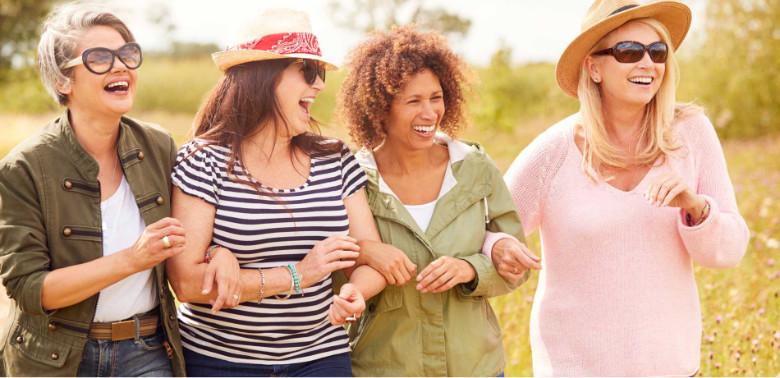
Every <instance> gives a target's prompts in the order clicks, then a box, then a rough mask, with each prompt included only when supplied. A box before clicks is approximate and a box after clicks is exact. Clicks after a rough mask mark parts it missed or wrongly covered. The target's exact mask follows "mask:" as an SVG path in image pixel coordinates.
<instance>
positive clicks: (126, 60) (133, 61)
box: [61, 42, 144, 75]
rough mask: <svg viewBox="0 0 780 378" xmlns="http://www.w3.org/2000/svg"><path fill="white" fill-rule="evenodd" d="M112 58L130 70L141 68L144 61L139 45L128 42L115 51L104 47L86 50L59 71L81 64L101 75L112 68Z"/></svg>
mask: <svg viewBox="0 0 780 378" xmlns="http://www.w3.org/2000/svg"><path fill="white" fill-rule="evenodd" d="M114 58H119V60H121V61H122V63H123V64H124V65H125V67H127V68H128V69H131V70H134V69H136V68H138V67H141V63H142V62H143V60H144V57H143V53H141V45H139V44H137V43H135V42H128V43H125V44H124V46H122V47H120V48H118V49H116V50H111V49H108V48H105V47H93V48H91V49H86V50H84V52H83V53H81V56H80V57H78V58H74V59H72V60H71V61H69V62H68V63H65V65H64V66H62V68H61V69H63V70H64V69H66V68H70V67H73V66H77V65H79V64H82V63H83V64H84V67H86V68H87V69H88V70H89V72H92V73H93V74H96V75H102V74H104V73H107V72H108V71H111V69H112V68H114V60H115V59H114Z"/></svg>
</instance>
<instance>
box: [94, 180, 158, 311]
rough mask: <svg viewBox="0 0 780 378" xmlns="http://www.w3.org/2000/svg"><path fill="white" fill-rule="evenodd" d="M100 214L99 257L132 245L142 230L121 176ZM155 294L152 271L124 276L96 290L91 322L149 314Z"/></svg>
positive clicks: (155, 303) (125, 181)
mask: <svg viewBox="0 0 780 378" xmlns="http://www.w3.org/2000/svg"><path fill="white" fill-rule="evenodd" d="M100 215H101V218H102V219H103V256H108V255H110V254H112V253H115V252H118V251H121V250H123V249H125V248H128V247H130V246H132V245H133V243H135V242H136V240H138V237H139V236H141V233H143V231H144V229H145V228H146V223H145V222H144V219H143V218H142V217H141V212H140V211H139V210H138V205H137V204H136V203H135V198H134V197H133V191H132V190H130V184H128V183H127V180H126V179H125V177H124V176H122V182H121V183H120V184H119V188H118V189H117V191H116V193H114V195H112V196H111V197H110V198H108V199H107V200H105V201H103V202H101V203H100ZM155 291H156V287H155V283H154V278H153V276H152V269H147V270H145V271H142V272H138V273H136V274H133V275H131V276H128V277H126V278H125V279H123V280H121V281H119V282H117V283H115V284H113V285H111V286H109V287H107V288H105V289H103V290H101V291H100V295H99V296H98V303H97V309H96V311H95V317H94V319H93V321H95V322H101V323H105V322H115V321H119V320H124V319H127V318H130V317H132V316H133V315H136V314H141V313H144V312H147V311H150V310H152V309H153V308H155V307H156V306H157V301H158V298H157V295H156V294H155Z"/></svg>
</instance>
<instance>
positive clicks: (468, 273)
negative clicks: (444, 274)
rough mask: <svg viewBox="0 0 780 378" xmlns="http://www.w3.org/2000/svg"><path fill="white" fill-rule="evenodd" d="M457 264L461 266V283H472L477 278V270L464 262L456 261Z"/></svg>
mask: <svg viewBox="0 0 780 378" xmlns="http://www.w3.org/2000/svg"><path fill="white" fill-rule="evenodd" d="M458 262H459V263H460V264H461V265H462V268H461V271H462V272H463V279H462V280H461V282H463V283H466V282H471V281H474V279H475V278H477V270H476V269H474V266H473V265H471V263H470V262H468V261H466V260H458Z"/></svg>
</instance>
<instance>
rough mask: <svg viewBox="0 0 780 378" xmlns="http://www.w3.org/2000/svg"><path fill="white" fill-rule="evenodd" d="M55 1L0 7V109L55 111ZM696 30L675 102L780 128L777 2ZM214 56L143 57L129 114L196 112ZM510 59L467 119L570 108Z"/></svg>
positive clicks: (367, 3)
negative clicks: (47, 55)
mask: <svg viewBox="0 0 780 378" xmlns="http://www.w3.org/2000/svg"><path fill="white" fill-rule="evenodd" d="M55 2H56V1H53V0H2V1H1V2H0V112H2V111H6V112H7V111H13V112H39V111H47V110H53V109H56V105H55V104H54V103H53V101H51V99H50V98H49V97H48V96H47V95H46V93H45V91H44V90H43V87H42V85H41V84H40V81H39V80H38V77H37V73H36V72H35V70H34V68H33V67H32V66H31V63H32V61H33V58H34V54H35V47H36V44H37V40H38V28H39V25H40V22H41V21H42V19H43V18H44V17H45V15H46V14H47V13H48V11H49V10H50V9H51V6H52V4H53V3H55ZM330 7H331V12H332V15H333V19H334V22H336V23H337V24H340V25H342V26H344V27H347V28H350V29H352V30H357V31H360V32H364V31H366V30H370V29H373V28H383V29H385V28H389V27H390V26H391V25H392V24H394V23H395V24H405V23H411V22H415V23H417V24H418V27H420V28H421V29H435V30H439V31H441V32H442V34H445V35H447V36H448V37H449V38H459V37H462V36H464V35H466V34H467V33H468V30H469V28H470V26H471V21H470V20H469V19H468V18H466V17H464V16H460V15H458V14H454V13H450V12H448V11H447V10H446V9H443V8H438V7H431V6H424V5H423V2H422V0H352V1H351V2H344V1H341V2H336V1H331V3H330ZM166 9H167V8H166ZM352 16H355V17H352ZM149 17H150V20H151V21H152V22H155V21H154V20H155V19H156V20H157V23H159V24H160V25H161V27H167V28H169V29H170V28H171V27H173V26H172V25H171V24H170V20H169V19H170V14H169V13H166V11H160V12H156V13H155V12H152V14H150V15H149ZM350 20H353V21H350ZM354 20H357V21H354ZM166 25H167V26H166ZM703 32H704V34H703V35H702V38H701V39H700V41H699V42H701V43H699V44H698V46H694V45H693V44H692V42H691V40H692V38H691V39H689V41H688V42H686V44H684V45H683V51H682V54H681V55H680V57H681V59H680V66H681V70H682V80H681V82H680V89H679V92H678V99H680V100H681V101H690V100H695V101H696V102H697V103H699V104H700V105H702V106H704V107H705V108H706V110H707V113H708V115H710V118H711V119H712V121H713V123H714V124H715V126H716V127H717V129H718V133H719V134H720V135H721V136H723V137H756V136H761V135H766V134H769V133H776V132H778V131H780V99H779V98H780V72H778V71H779V70H778V68H779V67H780V0H766V1H763V0H709V1H708V2H707V9H706V20H705V26H704V30H703ZM217 50H219V48H218V47H217V46H215V45H212V44H199V43H187V42H176V41H171V45H170V48H169V49H167V50H166V51H164V52H163V51H159V52H149V53H148V54H147V57H149V58H154V59H155V64H154V65H148V64H147V65H145V67H144V68H143V70H144V77H145V79H144V80H143V81H142V83H141V87H139V88H141V89H140V93H141V96H139V98H138V99H136V100H137V101H136V107H135V108H136V110H139V111H144V110H160V111H170V112H194V111H195V109H197V107H198V105H199V103H200V99H201V98H202V95H203V94H204V93H205V91H206V90H208V88H210V87H211V86H212V85H213V83H214V81H215V79H214V78H215V77H218V75H219V72H218V71H216V70H215V69H213V65H212V64H211V63H210V61H208V59H207V58H205V57H206V56H208V54H209V53H211V52H213V51H217ZM511 56H512V49H511V47H509V46H506V45H504V46H502V47H501V48H500V49H499V50H498V51H497V52H496V53H495V54H494V55H493V57H492V60H491V63H490V64H489V66H487V67H475V69H476V71H477V73H478V75H479V78H480V80H481V83H480V84H479V85H478V86H477V87H476V95H477V96H476V100H475V101H474V103H473V106H472V115H473V118H474V123H475V124H476V125H477V126H478V127H480V128H486V129H500V130H511V129H513V128H515V127H516V126H518V125H522V124H523V123H524V122H527V121H529V120H531V119H536V118H546V119H555V118H560V117H563V116H565V115H567V114H570V113H573V112H575V111H577V109H578V104H577V102H576V101H575V100H573V99H570V98H568V97H567V96H566V95H564V94H563V92H562V91H560V89H558V87H557V85H556V83H555V74H554V72H555V65H554V64H552V63H533V64H523V65H513V64H512V61H511ZM150 61H151V60H150ZM12 62H13V65H12ZM211 71H214V72H211ZM198 73H201V74H200V75H198ZM204 76H205V77H204ZM342 77H343V75H329V82H328V86H327V88H326V92H324V93H323V96H321V97H323V98H322V101H318V102H319V103H320V104H319V105H318V106H323V107H331V108H332V106H333V104H335V99H331V97H335V92H334V93H330V91H331V90H334V91H335V89H337V88H338V87H339V84H340V79H341V78H342ZM146 79H151V80H146ZM183 93H187V94H190V95H188V96H184V95H182V94H183ZM330 102H333V104H331V103H330ZM320 118H323V117H320ZM327 118H329V117H327Z"/></svg>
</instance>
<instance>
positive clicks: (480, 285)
mask: <svg viewBox="0 0 780 378" xmlns="http://www.w3.org/2000/svg"><path fill="white" fill-rule="evenodd" d="M441 137H442V136H439V137H438V138H441ZM445 141H446V142H448V144H449V150H450V161H451V169H452V174H453V175H454V177H455V179H456V180H457V184H456V185H455V186H454V187H453V188H452V189H450V190H449V192H447V193H446V194H444V195H443V196H442V197H441V198H439V200H438V202H437V203H436V207H435V210H434V213H433V217H432V218H431V221H430V224H429V225H428V229H427V230H426V231H425V232H423V231H422V230H421V229H420V227H419V226H418V225H417V223H416V222H415V221H414V219H413V218H412V216H411V215H410V214H409V212H408V211H407V210H406V208H404V205H403V204H402V203H401V202H400V201H399V200H398V198H396V197H395V196H394V195H393V194H391V193H388V192H387V190H385V189H381V188H382V186H383V184H382V182H380V178H379V174H378V171H377V169H376V163H375V162H374V160H373V156H371V154H370V153H369V152H368V151H366V150H363V151H361V152H360V153H358V154H357V158H358V161H359V162H360V163H361V165H362V166H363V169H364V170H365V172H366V174H367V175H368V185H367V186H366V190H367V194H368V202H369V205H370V207H371V211H372V212H373V214H374V220H375V221H376V225H377V228H378V230H379V234H380V236H381V238H382V241H383V242H385V243H389V244H392V245H394V246H395V247H397V248H399V249H401V250H402V251H404V252H405V253H406V255H407V256H408V257H409V259H411V261H412V262H413V263H414V264H416V265H417V272H418V273H419V272H420V271H422V269H424V268H425V267H426V266H428V264H430V263H431V262H433V261H434V260H435V259H437V258H439V257H441V256H452V257H457V258H461V259H464V260H466V261H468V262H469V263H470V264H471V265H472V266H473V267H474V269H475V270H476V272H477V276H476V279H475V280H474V281H473V282H471V283H469V284H459V285H457V286H456V287H455V288H453V289H450V290H448V291H446V292H443V293H426V294H421V293H420V292H419V291H417V290H416V289H415V286H416V285H417V282H416V281H415V280H414V279H412V281H410V282H408V283H407V284H406V285H405V286H403V287H396V286H388V287H387V288H385V289H384V291H382V292H381V293H380V294H378V295H377V296H375V297H373V298H371V299H369V300H367V301H366V311H365V312H364V313H363V316H362V317H361V318H360V319H358V321H357V322H356V323H354V324H352V325H350V326H349V327H348V333H349V336H350V345H351V347H352V368H353V371H354V373H355V375H356V376H494V377H495V376H497V375H498V374H500V373H501V372H502V371H503V370H504V367H505V365H506V353H505V351H504V345H503V342H502V340H501V329H500V326H499V324H498V320H497V319H496V316H495V314H494V313H493V309H492V308H491V307H490V304H489V303H488V300H487V298H489V297H493V296H498V295H502V294H506V293H509V292H511V291H512V290H514V289H515V288H516V287H517V285H519V284H520V283H522V282H525V280H527V278H528V275H527V274H526V275H525V276H524V277H523V279H522V280H521V281H520V282H514V283H512V282H508V281H506V280H504V279H503V278H502V277H501V276H499V275H498V273H497V272H496V270H495V268H494V267H493V264H492V263H491V261H490V260H489V259H488V258H487V257H485V256H484V255H482V254H481V253H480V252H481V250H482V243H483V240H484V238H485V231H486V230H489V231H492V232H505V233H507V234H510V235H513V236H515V237H517V238H518V239H519V240H521V241H522V240H524V234H523V229H522V226H521V224H520V218H519V216H518V214H517V212H516V211H515V207H514V202H512V198H511V196H510V194H509V191H508V190H507V187H506V184H504V180H503V178H502V176H501V173H500V172H499V170H498V168H497V167H496V166H495V164H494V163H493V162H492V161H491V160H490V158H489V157H488V156H487V155H486V154H485V151H484V150H483V149H482V147H481V146H479V145H478V144H470V145H467V144H465V143H462V142H454V141H452V140H445ZM458 155H460V156H458ZM461 158H462V160H460V159H461ZM486 220H487V221H486ZM334 277H337V278H340V279H341V280H342V283H343V274H342V275H335V276H334Z"/></svg>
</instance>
